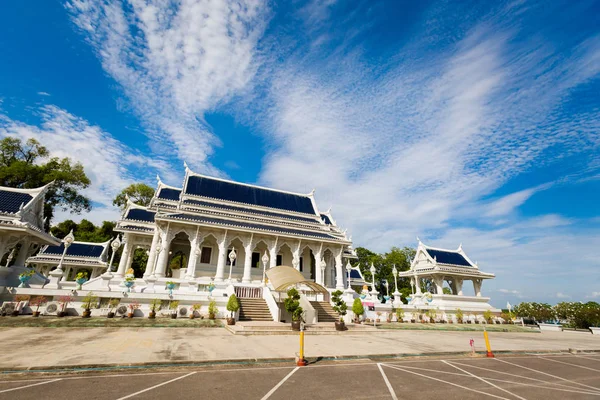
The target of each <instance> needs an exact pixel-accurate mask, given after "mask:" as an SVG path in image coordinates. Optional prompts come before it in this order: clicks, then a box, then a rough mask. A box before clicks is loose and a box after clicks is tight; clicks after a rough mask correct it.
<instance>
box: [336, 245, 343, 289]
mask: <svg viewBox="0 0 600 400" xmlns="http://www.w3.org/2000/svg"><path fill="white" fill-rule="evenodd" d="M342 252H343V249H340V251H339V253H338V254H336V256H335V288H336V289H339V290H344V289H345V287H344V266H343V264H342Z"/></svg>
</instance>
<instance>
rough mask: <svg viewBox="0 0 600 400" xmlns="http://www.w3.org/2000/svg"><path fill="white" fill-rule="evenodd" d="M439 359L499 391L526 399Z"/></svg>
mask: <svg viewBox="0 0 600 400" xmlns="http://www.w3.org/2000/svg"><path fill="white" fill-rule="evenodd" d="M440 361H441V362H443V363H444V364H447V365H449V366H451V367H453V368H456V369H457V370H459V371H461V372H464V373H465V374H468V375H470V376H472V377H473V378H476V379H479V380H480V381H482V382H483V383H487V384H488V385H490V386H492V387H495V388H496V389H498V390H500V391H502V392H505V393H508V394H510V395H511V396H515V397H516V398H517V399H520V400H527V399H525V398H524V397H521V396H519V395H516V394H514V393H512V392H509V391H508V390H506V389H503V388H501V387H500V386H497V385H494V384H493V383H491V382H488V381H486V380H485V379H484V378H482V377H480V376H477V375H475V374H472V373H471V372H469V371H465V370H464V369H462V368H460V367H457V366H456V365H453V364H451V363H449V362H448V361H446V360H440Z"/></svg>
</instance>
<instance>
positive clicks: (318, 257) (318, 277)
mask: <svg viewBox="0 0 600 400" xmlns="http://www.w3.org/2000/svg"><path fill="white" fill-rule="evenodd" d="M314 256H315V282H316V283H318V284H319V285H323V273H322V272H321V252H320V251H318V252H316V253H314Z"/></svg>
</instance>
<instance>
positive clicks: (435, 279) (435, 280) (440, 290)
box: [432, 276, 444, 294]
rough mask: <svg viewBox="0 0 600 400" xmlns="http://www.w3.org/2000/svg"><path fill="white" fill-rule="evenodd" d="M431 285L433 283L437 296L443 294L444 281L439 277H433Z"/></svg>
mask: <svg viewBox="0 0 600 400" xmlns="http://www.w3.org/2000/svg"><path fill="white" fill-rule="evenodd" d="M432 279H433V283H435V292H436V293H437V294H444V279H443V278H442V277H441V276H434V277H433V278H432Z"/></svg>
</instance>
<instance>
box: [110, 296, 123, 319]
mask: <svg viewBox="0 0 600 400" xmlns="http://www.w3.org/2000/svg"><path fill="white" fill-rule="evenodd" d="M120 302H121V300H119V299H110V300H109V301H108V314H106V317H107V318H114V317H115V312H114V311H113V310H114V309H115V308H117V306H118V305H119V303H120Z"/></svg>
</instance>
